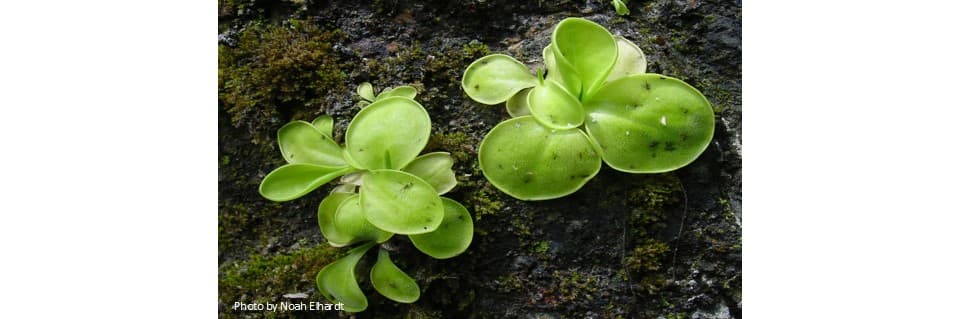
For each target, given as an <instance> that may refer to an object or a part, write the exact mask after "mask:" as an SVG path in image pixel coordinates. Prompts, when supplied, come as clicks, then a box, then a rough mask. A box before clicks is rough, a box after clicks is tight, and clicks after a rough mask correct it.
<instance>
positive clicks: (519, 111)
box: [507, 88, 532, 117]
mask: <svg viewBox="0 0 960 319" xmlns="http://www.w3.org/2000/svg"><path fill="white" fill-rule="evenodd" d="M530 90H532V88H526V89H523V90H521V91H520V92H517V94H514V95H513V96H511V97H510V99H508V100H507V113H508V114H510V116H511V117H520V116H524V115H530V106H529V105H527V98H528V97H529V96H530Z"/></svg>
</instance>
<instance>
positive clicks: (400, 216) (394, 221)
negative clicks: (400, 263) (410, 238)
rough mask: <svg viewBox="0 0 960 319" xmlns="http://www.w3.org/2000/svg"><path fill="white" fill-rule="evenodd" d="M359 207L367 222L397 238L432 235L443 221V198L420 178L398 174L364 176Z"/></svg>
mask: <svg viewBox="0 0 960 319" xmlns="http://www.w3.org/2000/svg"><path fill="white" fill-rule="evenodd" d="M360 204H361V205H362V206H363V213H364V214H365V215H366V217H367V220H368V221H370V223H371V224H373V225H374V226H377V228H380V229H383V230H385V231H388V232H391V233H397V234H404V235H410V234H422V233H427V232H432V231H434V230H436V229H437V227H438V226H440V222H441V221H442V220H443V205H442V204H441V202H440V195H437V191H436V190H434V189H433V186H430V184H429V183H427V182H426V181H424V180H422V179H420V178H419V177H417V176H415V175H413V174H410V173H407V172H402V171H397V170H386V169H384V170H373V171H370V172H369V173H368V174H365V175H364V176H363V187H361V188H360Z"/></svg>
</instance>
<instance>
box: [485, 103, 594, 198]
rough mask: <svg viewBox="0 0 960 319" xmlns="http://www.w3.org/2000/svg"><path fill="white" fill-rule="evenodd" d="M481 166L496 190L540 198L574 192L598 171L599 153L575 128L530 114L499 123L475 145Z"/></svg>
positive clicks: (516, 195) (518, 195)
mask: <svg viewBox="0 0 960 319" xmlns="http://www.w3.org/2000/svg"><path fill="white" fill-rule="evenodd" d="M479 156H480V169H481V170H482V171H483V174H484V176H486V177H487V179H488V180H490V183H492V184H493V185H494V186H496V187H497V188H498V189H500V190H501V191H503V192H505V193H507V194H509V195H510V196H513V197H515V198H518V199H523V200H544V199H551V198H557V197H562V196H565V195H567V194H570V193H573V192H575V191H576V190H577V189H580V187H582V186H583V184H584V183H586V182H587V180H589V179H590V178H592V177H593V176H594V175H596V173H597V172H598V171H600V163H601V161H600V155H599V154H597V152H596V149H595V148H594V146H593V144H592V142H591V141H590V140H589V138H588V137H587V135H586V134H584V133H583V131H581V130H579V129H571V130H554V129H550V128H547V127H545V126H543V125H541V124H540V123H538V122H537V120H535V119H534V118H533V117H532V116H521V117H518V118H513V119H510V120H507V121H504V122H501V123H500V124H498V125H497V126H496V127H494V128H493V130H491V131H490V133H488V134H487V136H486V137H485V138H484V139H483V142H482V143H481V144H480V150H479Z"/></svg>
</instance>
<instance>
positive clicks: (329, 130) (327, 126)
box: [310, 115, 333, 138]
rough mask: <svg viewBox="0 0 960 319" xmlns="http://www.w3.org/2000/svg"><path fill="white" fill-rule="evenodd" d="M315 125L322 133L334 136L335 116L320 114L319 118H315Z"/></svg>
mask: <svg viewBox="0 0 960 319" xmlns="http://www.w3.org/2000/svg"><path fill="white" fill-rule="evenodd" d="M310 124H313V127H315V128H317V130H318V131H320V133H323V134H326V135H327V137H330V138H333V117H332V116H330V115H320V116H317V118H315V119H313V122H311V123H310Z"/></svg>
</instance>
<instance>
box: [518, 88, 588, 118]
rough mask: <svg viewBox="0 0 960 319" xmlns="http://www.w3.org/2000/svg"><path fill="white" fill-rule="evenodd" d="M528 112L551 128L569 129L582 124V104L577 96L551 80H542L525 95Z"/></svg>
mask: <svg viewBox="0 0 960 319" xmlns="http://www.w3.org/2000/svg"><path fill="white" fill-rule="evenodd" d="M527 105H528V106H529V108H530V114H533V117H534V118H536V119H537V121H538V122H540V124H543V125H546V126H547V127H550V128H553V129H571V128H575V127H578V126H580V124H583V116H584V112H583V106H581V105H580V101H579V100H577V98H576V97H575V96H573V95H571V94H570V92H567V90H566V89H565V88H563V86H561V85H560V84H558V83H557V82H555V81H553V80H546V81H543V83H541V84H540V85H537V86H536V87H534V88H533V90H531V91H530V96H529V97H527Z"/></svg>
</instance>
